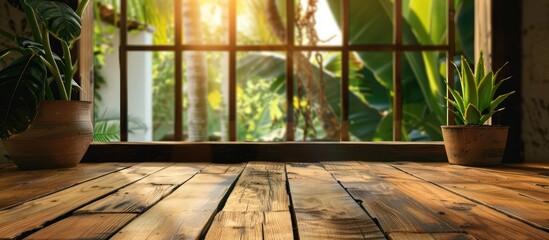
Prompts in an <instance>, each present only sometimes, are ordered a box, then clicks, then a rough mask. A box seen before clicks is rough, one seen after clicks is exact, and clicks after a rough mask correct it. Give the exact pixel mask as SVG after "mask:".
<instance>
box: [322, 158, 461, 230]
mask: <svg viewBox="0 0 549 240" xmlns="http://www.w3.org/2000/svg"><path fill="white" fill-rule="evenodd" d="M322 165H323V166H324V167H325V168H326V169H328V170H329V172H330V173H331V174H332V175H333V177H334V178H335V179H336V180H337V181H339V182H340V183H341V185H343V186H344V187H345V188H346V189H347V191H348V192H349V193H350V194H351V195H352V196H353V198H354V199H356V200H360V202H361V204H362V206H364V208H365V209H366V211H367V212H368V213H369V215H370V216H371V217H372V218H376V219H377V220H378V221H379V223H380V225H381V227H382V228H383V231H385V232H387V233H392V232H416V233H417V232H424V233H435V232H446V233H448V232H459V231H460V229H459V228H457V227H455V226H450V225H449V224H448V223H446V222H445V221H444V220H443V219H442V218H441V217H440V216H439V214H438V213H437V212H435V211H433V210H432V209H429V208H428V207H426V206H424V205H422V204H421V203H419V202H417V201H416V200H414V199H413V198H411V197H409V196H406V195H405V194H403V193H402V192H401V191H400V190H399V189H398V188H397V187H396V186H395V185H393V184H392V183H389V182H387V181H385V180H384V179H383V178H381V177H379V176H377V175H375V174H373V173H371V172H369V171H368V170H367V169H365V168H363V167H362V166H361V165H360V164H359V163H358V162H347V161H346V162H323V163H322ZM348 169H351V170H348Z"/></svg>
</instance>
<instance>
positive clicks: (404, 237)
mask: <svg viewBox="0 0 549 240" xmlns="http://www.w3.org/2000/svg"><path fill="white" fill-rule="evenodd" d="M389 239H391V240H476V238H474V237H472V236H470V235H468V234H465V233H390V234H389Z"/></svg>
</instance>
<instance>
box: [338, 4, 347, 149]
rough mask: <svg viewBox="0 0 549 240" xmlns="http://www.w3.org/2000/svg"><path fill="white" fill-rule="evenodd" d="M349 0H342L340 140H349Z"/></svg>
mask: <svg viewBox="0 0 549 240" xmlns="http://www.w3.org/2000/svg"><path fill="white" fill-rule="evenodd" d="M349 6H350V3H349V0H343V1H341V9H342V10H343V13H342V14H341V22H342V25H343V28H342V30H343V31H342V41H343V42H342V46H343V47H342V51H341V59H342V60H341V61H342V63H341V113H340V114H341V127H340V133H339V136H340V140H341V141H349Z"/></svg>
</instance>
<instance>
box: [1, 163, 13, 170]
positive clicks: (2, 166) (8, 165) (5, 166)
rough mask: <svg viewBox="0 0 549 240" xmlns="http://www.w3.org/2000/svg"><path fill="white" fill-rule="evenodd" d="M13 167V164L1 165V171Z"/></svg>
mask: <svg viewBox="0 0 549 240" xmlns="http://www.w3.org/2000/svg"><path fill="white" fill-rule="evenodd" d="M12 167H15V165H13V163H0V169H2V171H4V169H6V168H12Z"/></svg>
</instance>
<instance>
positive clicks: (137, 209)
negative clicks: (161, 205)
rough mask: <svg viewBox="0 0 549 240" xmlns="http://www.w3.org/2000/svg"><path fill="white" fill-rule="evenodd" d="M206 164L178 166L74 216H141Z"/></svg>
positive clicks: (108, 197)
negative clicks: (102, 214)
mask: <svg viewBox="0 0 549 240" xmlns="http://www.w3.org/2000/svg"><path fill="white" fill-rule="evenodd" d="M206 165H208V164H207V163H194V164H193V163H178V164H175V165H173V166H170V167H167V168H165V169H162V170H160V171H158V172H156V173H153V174H151V175H149V176H147V177H146V178H143V179H141V180H139V181H138V182H136V183H134V184H131V185H129V186H127V187H124V188H122V189H120V190H118V191H117V192H115V193H113V194H111V195H109V196H107V197H105V198H102V199H100V200H98V201H96V202H94V203H92V204H89V205H87V206H85V207H83V208H81V209H79V210H77V211H76V213H141V212H143V211H145V210H146V209H148V208H149V207H150V206H152V205H154V204H155V203H157V202H158V201H159V200H160V199H162V198H163V197H164V196H166V195H168V194H170V193H171V192H172V191H173V189H174V188H176V187H177V186H179V185H181V184H183V183H184V182H186V181H187V180H189V179H190V178H191V177H193V176H194V175H195V174H196V173H198V172H199V171H200V169H202V168H203V167H205V166H206Z"/></svg>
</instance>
